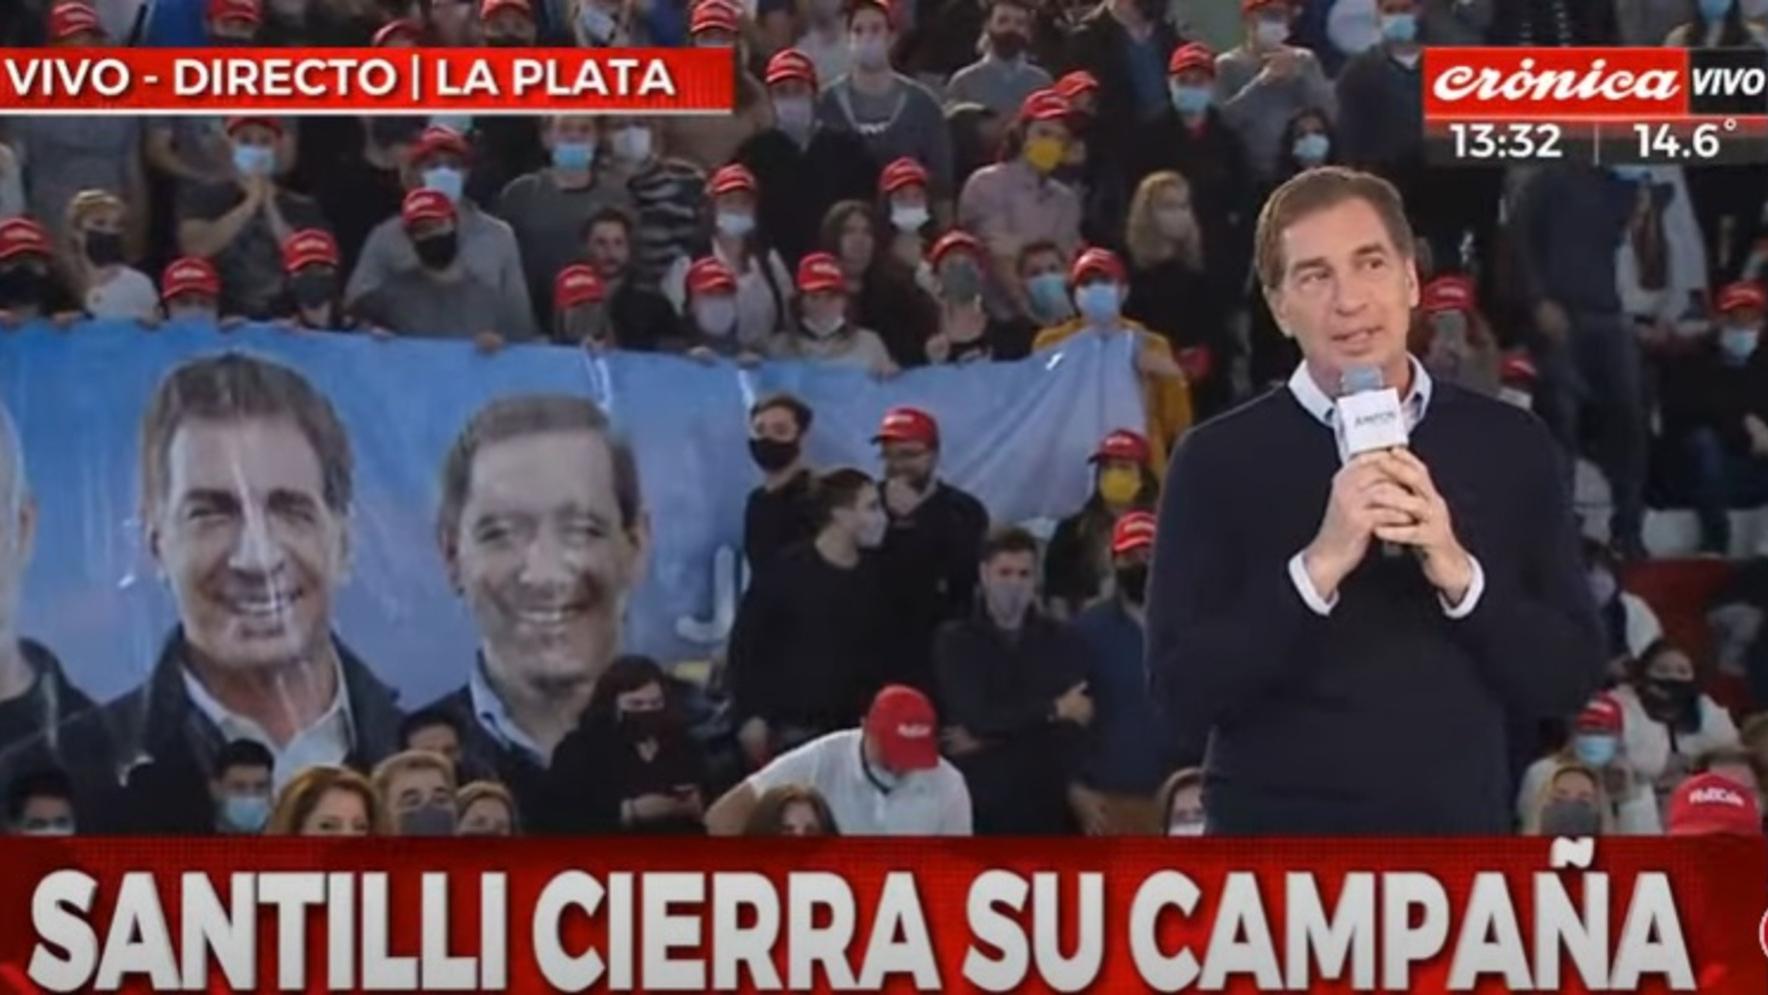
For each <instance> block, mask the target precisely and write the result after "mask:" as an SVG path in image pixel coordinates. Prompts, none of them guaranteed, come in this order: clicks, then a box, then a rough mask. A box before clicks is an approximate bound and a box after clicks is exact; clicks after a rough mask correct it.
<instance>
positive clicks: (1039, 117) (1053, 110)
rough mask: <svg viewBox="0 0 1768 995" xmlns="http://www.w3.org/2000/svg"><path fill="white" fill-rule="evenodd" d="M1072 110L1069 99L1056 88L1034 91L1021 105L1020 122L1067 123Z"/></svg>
mask: <svg viewBox="0 0 1768 995" xmlns="http://www.w3.org/2000/svg"><path fill="white" fill-rule="evenodd" d="M1070 110H1071V108H1070V107H1069V106H1068V98H1067V97H1064V96H1063V95H1062V94H1061V93H1060V92H1058V91H1057V90H1055V89H1054V88H1051V89H1045V90H1033V91H1032V92H1031V93H1030V94H1029V95H1028V96H1026V98H1025V99H1024V100H1023V101H1021V102H1020V104H1019V120H1021V121H1066V120H1068V115H1069V112H1070Z"/></svg>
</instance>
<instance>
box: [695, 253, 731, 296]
mask: <svg viewBox="0 0 1768 995" xmlns="http://www.w3.org/2000/svg"><path fill="white" fill-rule="evenodd" d="M687 287H688V293H689V294H690V295H694V296H698V295H700V294H734V293H736V292H737V275H736V274H735V273H732V272H731V268H730V267H729V266H726V265H725V264H724V262H723V260H720V259H719V258H717V257H716V256H705V257H702V258H700V259H696V260H694V261H693V263H692V264H691V265H689V266H688V278H687Z"/></svg>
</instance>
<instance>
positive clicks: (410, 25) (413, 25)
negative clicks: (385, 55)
mask: <svg viewBox="0 0 1768 995" xmlns="http://www.w3.org/2000/svg"><path fill="white" fill-rule="evenodd" d="M400 40H404V41H409V42H411V43H412V44H414V45H415V44H418V43H420V42H422V41H423V40H424V27H423V25H421V24H419V23H417V22H416V21H412V20H408V19H406V18H403V17H402V18H400V19H399V20H397V21H388V22H387V23H385V24H383V25H381V29H380V30H379V31H376V32H375V33H374V42H373V44H374V46H375V47H376V48H383V47H385V46H387V45H391V44H392V43H394V42H396V41H400Z"/></svg>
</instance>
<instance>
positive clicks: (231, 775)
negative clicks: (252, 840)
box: [209, 739, 276, 836]
mask: <svg viewBox="0 0 1768 995" xmlns="http://www.w3.org/2000/svg"><path fill="white" fill-rule="evenodd" d="M275 765H276V760H275V758H274V757H272V756H271V754H270V751H269V750H268V749H266V748H265V747H264V744H262V743H259V742H257V741H256V740H251V739H236V740H234V741H233V742H231V743H228V744H227V745H226V746H225V747H222V749H221V752H220V753H219V754H217V755H216V757H215V773H214V776H213V777H211V778H210V779H209V794H210V796H211V797H213V798H214V800H215V831H216V832H218V833H221V834H223V835H231V836H256V835H258V834H259V833H262V832H263V831H264V826H265V825H266V824H267V823H268V822H269V821H270V786H271V783H272V782H271V776H270V772H271V771H272V769H274V767H275Z"/></svg>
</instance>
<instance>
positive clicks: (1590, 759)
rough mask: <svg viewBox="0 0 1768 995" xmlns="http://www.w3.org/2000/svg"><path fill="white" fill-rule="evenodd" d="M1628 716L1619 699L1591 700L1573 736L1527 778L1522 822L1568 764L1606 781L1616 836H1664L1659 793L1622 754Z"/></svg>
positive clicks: (1521, 793) (1519, 798) (1520, 794)
mask: <svg viewBox="0 0 1768 995" xmlns="http://www.w3.org/2000/svg"><path fill="white" fill-rule="evenodd" d="M1625 724H1626V712H1625V710H1624V709H1623V708H1622V706H1621V703H1620V701H1619V700H1618V699H1616V698H1615V696H1614V695H1612V694H1610V693H1608V692H1606V691H1604V692H1601V693H1598V694H1597V695H1596V696H1595V697H1594V698H1591V699H1590V702H1589V704H1587V705H1585V706H1584V710H1583V711H1581V712H1579V713H1578V715H1577V717H1576V718H1574V719H1573V720H1572V723H1571V727H1572V728H1571V736H1570V737H1569V738H1568V739H1567V740H1566V743H1565V746H1564V747H1562V748H1561V749H1559V750H1558V751H1557V752H1555V753H1553V754H1550V755H1548V756H1545V757H1542V758H1541V759H1539V760H1536V761H1535V762H1534V763H1533V764H1531V765H1529V768H1528V770H1527V771H1525V772H1524V773H1523V776H1522V786H1521V787H1520V788H1519V789H1518V791H1517V793H1516V814H1517V818H1518V819H1519V820H1521V821H1523V822H1527V820H1528V818H1529V810H1530V808H1531V806H1533V805H1534V804H1536V802H1537V800H1538V799H1539V798H1540V797H1541V791H1542V789H1543V787H1544V786H1545V785H1546V784H1547V782H1548V781H1549V779H1551V778H1552V777H1553V776H1554V774H1555V772H1556V771H1559V770H1560V769H1562V768H1563V767H1564V766H1565V765H1566V764H1582V765H1583V766H1585V767H1588V768H1590V769H1591V770H1592V771H1595V772H1596V773H1597V775H1598V776H1600V777H1601V779H1602V787H1603V796H1604V798H1605V799H1606V800H1607V801H1608V802H1609V805H1610V810H1609V812H1608V813H1607V815H1608V817H1609V819H1610V820H1611V821H1612V824H1613V826H1614V831H1615V832H1617V833H1624V834H1629V835H1636V836H1655V835H1657V834H1659V833H1661V832H1663V824H1662V820H1661V819H1660V818H1659V816H1658V801H1657V794H1656V793H1655V792H1654V791H1652V787H1651V782H1650V781H1647V780H1645V779H1644V778H1642V777H1640V776H1639V775H1638V773H1637V772H1636V771H1634V769H1633V767H1632V765H1631V764H1629V763H1628V762H1627V756H1626V754H1625V753H1624V752H1623V750H1622V744H1623V741H1624V736H1623V735H1622V733H1623V729H1624V727H1625Z"/></svg>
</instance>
